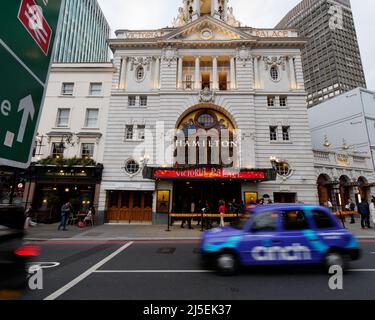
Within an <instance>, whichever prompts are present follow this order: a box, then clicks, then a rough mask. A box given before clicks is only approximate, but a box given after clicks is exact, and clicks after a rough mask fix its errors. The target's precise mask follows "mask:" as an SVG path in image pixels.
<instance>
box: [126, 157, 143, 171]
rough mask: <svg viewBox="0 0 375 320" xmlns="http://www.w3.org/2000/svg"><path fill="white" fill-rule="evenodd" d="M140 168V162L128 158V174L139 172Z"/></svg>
mask: <svg viewBox="0 0 375 320" xmlns="http://www.w3.org/2000/svg"><path fill="white" fill-rule="evenodd" d="M139 169H140V167H139V164H138V163H137V162H136V161H135V160H128V161H127V162H126V163H125V171H126V173H128V174H136V173H138V171H139Z"/></svg>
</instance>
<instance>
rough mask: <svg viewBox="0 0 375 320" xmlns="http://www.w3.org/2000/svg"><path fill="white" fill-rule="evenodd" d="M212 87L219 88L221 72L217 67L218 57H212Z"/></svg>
mask: <svg viewBox="0 0 375 320" xmlns="http://www.w3.org/2000/svg"><path fill="white" fill-rule="evenodd" d="M212 89H214V90H218V89H219V74H218V69H217V57H213V59H212Z"/></svg>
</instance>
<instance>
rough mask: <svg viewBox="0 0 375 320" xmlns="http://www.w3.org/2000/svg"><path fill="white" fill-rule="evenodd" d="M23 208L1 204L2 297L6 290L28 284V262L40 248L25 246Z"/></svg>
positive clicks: (22, 287)
mask: <svg viewBox="0 0 375 320" xmlns="http://www.w3.org/2000/svg"><path fill="white" fill-rule="evenodd" d="M25 220H26V219H25V214H24V210H23V208H17V207H9V206H0V298H1V295H2V293H4V292H13V291H15V292H21V291H23V290H24V289H25V288H26V285H27V276H28V272H27V264H28V260H29V258H30V257H35V256H38V255H39V248H38V247H35V246H24V242H23V238H24V233H25Z"/></svg>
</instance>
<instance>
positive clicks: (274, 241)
mask: <svg viewBox="0 0 375 320" xmlns="http://www.w3.org/2000/svg"><path fill="white" fill-rule="evenodd" d="M272 242H273V243H276V244H280V243H281V241H280V240H272Z"/></svg>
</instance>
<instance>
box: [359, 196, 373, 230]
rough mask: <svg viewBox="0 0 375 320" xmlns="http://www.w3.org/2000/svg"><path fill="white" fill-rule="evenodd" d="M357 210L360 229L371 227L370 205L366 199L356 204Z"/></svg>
mask: <svg viewBox="0 0 375 320" xmlns="http://www.w3.org/2000/svg"><path fill="white" fill-rule="evenodd" d="M358 212H359V213H360V215H361V226H362V229H364V228H365V227H367V228H369V229H370V228H371V226H370V206H369V204H368V202H367V200H363V201H362V202H361V203H360V204H359V205H358Z"/></svg>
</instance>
